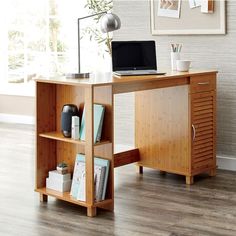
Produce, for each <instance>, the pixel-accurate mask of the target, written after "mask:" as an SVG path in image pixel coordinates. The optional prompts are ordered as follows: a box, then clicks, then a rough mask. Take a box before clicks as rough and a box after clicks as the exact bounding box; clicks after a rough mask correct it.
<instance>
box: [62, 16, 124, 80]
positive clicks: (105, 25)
mask: <svg viewBox="0 0 236 236" xmlns="http://www.w3.org/2000/svg"><path fill="white" fill-rule="evenodd" d="M97 15H104V16H103V17H102V18H101V19H100V22H101V31H102V32H103V33H108V32H112V31H115V30H118V29H120V26H121V22H120V18H119V17H118V16H117V15H115V14H113V13H107V12H99V13H96V14H93V15H89V16H85V17H81V18H78V73H75V74H66V77H67V78H75V79H83V78H89V74H90V73H81V71H80V20H83V19H86V18H90V17H94V16H97Z"/></svg>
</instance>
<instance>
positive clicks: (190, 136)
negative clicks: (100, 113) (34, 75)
mask: <svg viewBox="0 0 236 236" xmlns="http://www.w3.org/2000/svg"><path fill="white" fill-rule="evenodd" d="M216 73H217V72H216V71H190V72H173V71H172V72H169V73H167V74H166V75H161V76H155V75H152V76H129V77H122V78H119V77H112V76H111V75H107V74H101V75H100V76H99V77H94V78H89V79H85V80H73V79H65V78H64V77H62V78H60V77H58V78H50V79H46V78H38V79H37V80H36V117H37V118H36V119H37V120H36V178H35V180H36V183H35V191H37V192H38V193H39V194H40V200H41V201H47V198H48V196H52V197H55V198H57V199H61V200H63V201H67V202H71V203H74V204H77V205H80V206H83V207H86V208H87V215H88V216H96V210H97V208H103V209H106V210H110V211H113V210H114V168H116V167H120V166H123V165H127V164H130V163H136V165H137V170H138V172H139V173H143V167H148V168H153V169H157V170H159V171H161V172H163V173H164V172H169V173H174V174H179V175H183V176H185V181H186V184H193V182H194V181H193V178H194V176H195V175H198V174H201V173H208V174H209V175H210V176H214V175H215V174H216ZM128 92H135V148H131V149H128V150H127V148H126V147H125V148H121V149H120V150H116V148H115V145H114V137H113V136H114V134H113V132H114V131H113V130H114V104H113V103H114V101H113V100H114V96H115V95H116V94H121V93H128ZM67 103H72V104H75V105H76V106H77V107H78V108H79V116H80V117H82V113H83V110H84V106H86V109H85V123H86V130H85V136H86V141H80V140H73V139H70V138H65V137H63V135H62V134H61V124H60V123H61V119H60V118H61V117H60V115H61V109H62V107H63V105H64V104H67ZM95 103H98V104H103V105H104V106H105V116H104V123H103V130H102V137H101V141H100V142H99V143H94V141H93V140H94V127H93V113H94V111H93V109H94V106H93V105H94V104H95ZM124 109H125V107H124ZM78 153H83V154H85V159H86V162H85V163H86V167H85V168H86V201H84V202H83V201H78V200H75V199H73V198H72V197H71V196H70V194H69V192H65V193H60V192H57V191H53V190H49V189H47V188H46V178H47V176H48V172H49V171H51V170H54V169H56V166H57V164H58V163H60V162H66V163H67V164H68V169H69V172H70V173H73V169H74V164H75V158H76V155H77V154H78ZM94 157H99V158H103V159H107V160H110V169H109V176H108V183H107V190H106V197H105V200H103V201H100V202H96V201H95V200H94V199H95V191H94Z"/></svg>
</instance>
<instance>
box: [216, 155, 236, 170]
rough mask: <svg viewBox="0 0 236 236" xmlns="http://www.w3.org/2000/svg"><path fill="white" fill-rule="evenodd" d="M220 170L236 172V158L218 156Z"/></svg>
mask: <svg viewBox="0 0 236 236" xmlns="http://www.w3.org/2000/svg"><path fill="white" fill-rule="evenodd" d="M217 165H218V169H222V170H232V171H236V157H235V158H232V157H227V156H217Z"/></svg>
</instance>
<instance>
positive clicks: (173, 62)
mask: <svg viewBox="0 0 236 236" xmlns="http://www.w3.org/2000/svg"><path fill="white" fill-rule="evenodd" d="M170 56H171V69H172V70H176V61H177V60H180V53H179V52H171V55H170Z"/></svg>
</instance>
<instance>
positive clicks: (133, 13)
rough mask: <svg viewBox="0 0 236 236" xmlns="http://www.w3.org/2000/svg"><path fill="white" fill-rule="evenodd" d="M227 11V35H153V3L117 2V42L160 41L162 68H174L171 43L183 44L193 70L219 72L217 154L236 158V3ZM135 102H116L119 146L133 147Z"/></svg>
mask: <svg viewBox="0 0 236 236" xmlns="http://www.w3.org/2000/svg"><path fill="white" fill-rule="evenodd" d="M226 9H227V13H226V15H227V20H226V21H227V34H226V35H195V36H193V35H192V36H191V35H190V36H171V35H169V36H152V35H151V29H150V1H148V0H139V1H125V0H114V12H115V13H116V14H117V15H119V17H120V18H121V21H122V27H121V29H120V30H119V31H116V32H115V33H114V39H116V40H141V39H154V40H156V45H157V55H158V56H157V60H158V66H159V68H170V46H169V45H170V42H181V43H183V50H182V58H183V59H184V58H186V59H190V60H192V61H193V63H192V67H194V68H201V69H217V70H218V71H219V74H218V83H217V86H218V94H217V102H218V105H217V155H219V156H227V157H232V158H236V43H235V42H236V1H234V0H229V1H227V7H226ZM133 102H134V99H133V95H132V94H127V95H125V96H121V95H119V96H117V97H116V99H115V105H116V115H117V116H116V117H117V118H116V121H115V126H116V133H115V138H116V142H117V143H122V144H133V134H134V128H133V120H134V110H133Z"/></svg>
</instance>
